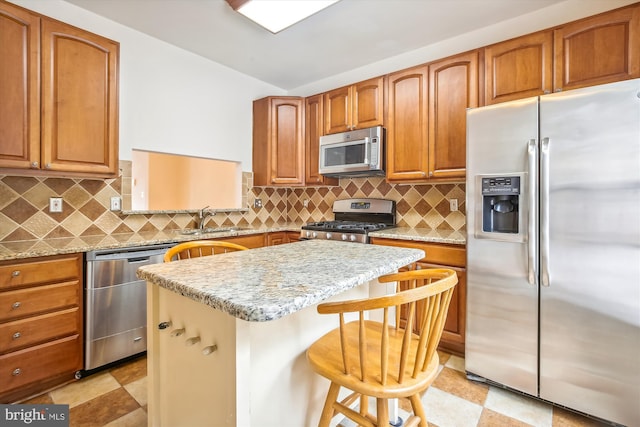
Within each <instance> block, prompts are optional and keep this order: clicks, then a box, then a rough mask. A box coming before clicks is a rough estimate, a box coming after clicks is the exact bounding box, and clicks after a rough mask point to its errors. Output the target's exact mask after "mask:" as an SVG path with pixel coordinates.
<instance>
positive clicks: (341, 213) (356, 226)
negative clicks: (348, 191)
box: [300, 199, 396, 243]
mask: <svg viewBox="0 0 640 427" xmlns="http://www.w3.org/2000/svg"><path fill="white" fill-rule="evenodd" d="M333 213H334V215H335V221H322V222H311V223H309V224H306V225H303V226H302V230H301V231H300V238H301V239H325V240H343V241H345V242H356V243H369V236H368V233H369V232H371V231H377V230H382V229H385V228H390V227H395V224H396V202H394V201H393V200H385V199H343V200H336V201H334V202H333Z"/></svg>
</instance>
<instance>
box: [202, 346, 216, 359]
mask: <svg viewBox="0 0 640 427" xmlns="http://www.w3.org/2000/svg"><path fill="white" fill-rule="evenodd" d="M217 350H218V346H217V345H216V344H214V345H210V346H207V347H205V348H203V349H202V354H204V355H205V356H208V355H210V354H211V353H213V352H214V351H217Z"/></svg>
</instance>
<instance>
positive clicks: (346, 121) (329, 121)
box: [324, 77, 384, 134]
mask: <svg viewBox="0 0 640 427" xmlns="http://www.w3.org/2000/svg"><path fill="white" fill-rule="evenodd" d="M383 116H384V77H376V78H373V79H369V80H365V81H363V82H360V83H356V84H354V85H351V86H345V87H341V88H338V89H334V90H332V91H329V92H326V93H325V94H324V120H325V127H324V131H325V134H332V133H338V132H346V131H349V130H354V129H363V128H368V127H372V126H379V125H383V123H384V119H383Z"/></svg>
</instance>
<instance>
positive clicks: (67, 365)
mask: <svg viewBox="0 0 640 427" xmlns="http://www.w3.org/2000/svg"><path fill="white" fill-rule="evenodd" d="M80 369H82V347H81V342H80V336H79V335H73V336H70V337H67V338H62V339H59V340H56V341H53V342H50V343H46V344H42V345H38V346H35V347H29V348H28V349H25V350H19V351H15V352H13V353H8V354H5V355H3V356H0V394H2V393H5V392H7V391H11V390H15V389H17V388H19V387H23V386H26V385H28V384H32V383H35V382H37V381H43V380H46V379H48V378H52V377H55V376H57V375H63V374H65V373H72V372H75V371H78V370H80Z"/></svg>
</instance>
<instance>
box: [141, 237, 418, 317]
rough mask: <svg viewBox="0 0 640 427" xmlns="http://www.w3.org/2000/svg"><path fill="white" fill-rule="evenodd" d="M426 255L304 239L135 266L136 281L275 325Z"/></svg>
mask: <svg viewBox="0 0 640 427" xmlns="http://www.w3.org/2000/svg"><path fill="white" fill-rule="evenodd" d="M424 256H425V254H424V251H422V250H420V249H409V248H398V247H390V246H379V245H361V244H348V243H347V244H345V243H344V242H339V241H326V240H306V241H301V242H296V243H291V244H288V245H278V246H268V247H263V248H258V249H251V250H248V251H238V252H229V253H226V254H220V255H215V256H208V257H200V258H193V259H188V260H183V261H174V262H169V263H163V264H153V265H147V266H144V267H140V268H139V269H138V273H137V274H138V277H139V278H141V279H145V280H147V281H150V282H152V283H155V284H157V285H159V286H161V287H163V288H166V289H169V290H171V291H173V292H176V293H178V294H181V295H184V296H186V297H188V298H191V299H193V300H195V301H198V302H200V303H203V304H206V305H209V306H211V307H213V308H216V309H219V310H222V311H224V312H226V313H228V314H230V315H232V316H235V317H237V318H239V319H243V320H247V321H252V322H263V321H269V320H276V319H279V318H281V317H283V316H286V315H287V314H291V313H294V312H296V311H298V310H301V309H303V308H305V307H309V306H312V305H314V304H317V303H319V302H321V301H323V300H325V299H327V298H329V297H331V296H333V295H337V294H339V293H341V292H344V291H346V290H348V289H351V288H354V287H356V286H358V285H361V284H363V283H365V282H367V281H369V280H373V279H375V278H377V277H379V276H382V275H384V274H388V273H392V272H395V271H397V270H398V268H400V267H403V266H405V265H408V264H411V263H412V262H415V261H417V260H419V259H422V258H423V257H424Z"/></svg>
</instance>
